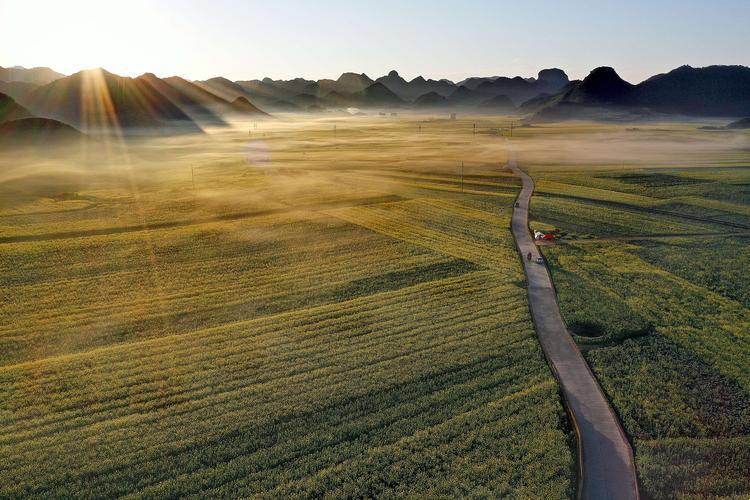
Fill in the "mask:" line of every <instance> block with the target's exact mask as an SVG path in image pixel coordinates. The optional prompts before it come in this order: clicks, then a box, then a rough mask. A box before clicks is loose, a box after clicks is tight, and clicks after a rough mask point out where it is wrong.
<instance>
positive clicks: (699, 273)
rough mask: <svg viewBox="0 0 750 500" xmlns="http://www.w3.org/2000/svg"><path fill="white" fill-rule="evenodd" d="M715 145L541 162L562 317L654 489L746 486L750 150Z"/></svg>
mask: <svg viewBox="0 0 750 500" xmlns="http://www.w3.org/2000/svg"><path fill="white" fill-rule="evenodd" d="M532 132H533V129H532V131H529V132H528V133H529V134H531V133H532ZM693 133H694V132H687V131H684V130H681V129H679V128H676V129H675V131H674V132H673V137H675V138H679V137H682V136H683V135H691V134H693ZM721 137H722V136H713V137H712V138H711V140H716V139H717V138H721ZM747 140H748V136H747V135H746V134H737V135H735V136H732V137H731V141H732V144H734V145H735V146H736V145H737V144H739V145H742V144H744V145H745V146H746V144H747ZM743 141H744V142H743ZM605 142H606V141H605ZM707 150H708V151H709V152H708V153H706V152H705V151H704V153H705V156H701V154H700V152H693V153H695V157H696V158H699V159H698V160H697V162H700V164H699V165H696V164H692V163H691V161H690V160H689V158H688V157H687V156H688V155H686V156H685V158H682V157H680V155H679V153H677V154H676V155H675V157H674V158H672V159H670V160H669V161H666V160H663V161H653V164H651V163H649V164H638V163H634V162H633V161H628V162H627V163H625V164H623V165H616V164H609V165H603V164H599V158H598V157H597V158H584V159H582V161H581V163H580V165H578V166H572V165H560V164H556V165H550V166H549V167H544V166H543V165H542V164H541V162H540V163H538V164H536V165H534V170H533V171H532V173H533V175H534V177H535V180H536V181H537V183H538V185H539V188H540V189H539V193H538V194H537V195H536V196H535V197H534V199H533V200H532V219H533V220H532V221H531V225H532V227H534V226H538V227H542V228H545V229H552V228H557V229H559V230H560V232H561V234H564V235H566V237H567V241H563V242H562V243H560V244H556V245H553V246H544V247H542V250H543V253H544V255H545V256H546V258H547V260H548V263H549V265H550V268H551V270H552V275H553V280H554V283H555V287H556V289H557V292H558V299H559V302H560V306H561V308H562V311H563V316H564V317H565V320H566V322H567V323H568V326H569V327H570V329H571V330H572V331H573V332H574V333H575V334H576V340H577V341H578V342H579V344H581V346H582V347H583V348H584V349H585V351H586V358H587V360H588V361H589V364H590V365H591V367H592V369H593V370H594V373H595V375H596V376H597V378H598V379H599V381H600V383H601V385H602V386H603V388H604V390H605V392H606V393H607V395H608V397H609V398H610V399H611V401H612V402H613V405H614V407H615V409H616V411H617V413H618V414H619V416H620V418H621V421H622V423H623V425H624V427H625V430H626V432H627V434H628V435H629V437H630V438H631V440H632V442H633V443H634V448H635V453H636V465H637V468H638V476H639V482H640V486H641V493H642V495H644V496H645V497H648V498H675V497H678V498H703V497H707V496H708V497H714V496H721V497H737V498H743V497H746V496H747V495H748V494H750V476H749V475H748V474H747V471H748V470H750V377H749V374H750V302H749V301H748V297H749V296H748V294H749V293H750V285H748V282H747V279H746V274H747V268H748V263H749V262H750V254H748V250H747V249H748V248H749V247H748V244H750V218H748V213H749V212H748V211H749V210H750V190H748V185H750V158H748V157H747V156H748V155H747V153H744V155H743V153H742V152H741V151H739V152H738V151H737V148H736V147H735V148H734V149H733V148H729V147H727V148H726V150H725V151H723V152H714V153H711V148H707ZM744 151H747V149H746V148H745V150H744ZM617 153H618V154H620V155H621V156H623V157H627V156H628V151H627V150H626V149H623V150H622V151H617ZM709 153H711V154H709ZM643 157H644V160H643V162H651V161H652V160H650V159H648V155H647V154H644V155H643ZM675 158H677V161H683V163H682V164H681V165H672V164H670V162H671V161H675ZM631 160H632V158H631ZM530 161H531V160H530Z"/></svg>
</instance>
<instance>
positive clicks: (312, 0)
mask: <svg viewBox="0 0 750 500" xmlns="http://www.w3.org/2000/svg"><path fill="white" fill-rule="evenodd" d="M0 20H1V21H2V29H0V66H5V67H8V66H15V65H21V66H26V67H33V66H49V67H51V68H52V69H54V70H56V71H60V72H62V73H66V74H70V73H73V72H76V71H79V70H81V69H87V68H94V67H103V68H105V69H107V70H109V71H112V72H114V73H118V74H121V75H127V76H137V75H139V74H142V73H145V72H152V73H155V74H157V75H158V76H161V77H166V76H171V75H181V76H184V77H186V78H190V79H206V78H210V77H213V76H219V75H221V76H225V77H227V78H230V79H232V80H246V79H248V80H249V79H253V78H262V77H265V76H269V77H271V78H284V79H287V78H293V77H298V76H300V77H305V78H311V79H319V78H336V77H338V75H340V74H341V73H342V72H344V71H355V72H358V73H360V72H364V73H367V74H368V75H369V76H371V77H373V78H375V77H378V76H381V75H383V74H386V73H387V72H388V71H390V70H392V69H396V70H397V71H398V72H399V73H400V74H401V75H402V76H404V77H405V78H407V79H411V78H413V77H415V76H417V75H423V76H425V77H428V78H438V79H439V78H449V79H451V80H454V81H458V80H461V79H463V78H466V77H468V76H493V75H504V76H516V75H520V76H524V77H528V76H535V75H536V74H537V72H538V71H539V70H540V69H543V68H550V67H558V68H562V69H563V70H565V71H566V72H567V73H568V75H569V76H570V77H571V78H583V77H584V76H586V75H587V74H588V73H589V71H591V70H592V69H593V68H595V67H597V66H605V65H606V66H612V67H614V68H615V69H616V70H617V72H618V73H619V74H620V75H621V76H622V77H623V78H625V79H626V80H628V81H631V82H633V83H637V82H639V81H641V80H643V79H645V78H647V77H649V76H651V75H653V74H657V73H662V72H665V71H669V70H670V69H673V68H675V67H677V66H681V65H683V64H690V65H691V66H706V65H709V64H743V65H750V29H748V25H750V0H713V1H708V0H650V1H645V0H643V1H642V0H628V1H622V0H618V1H613V0H567V1H563V0H533V1H527V2H523V1H520V0H512V1H506V0H494V1H493V0H461V1H455V0H451V1H443V0H400V1H395V0H378V1H373V0H369V1H360V0H308V1H302V0H242V1H240V0H211V1H205V0H204V1H201V0H182V1H178V0H153V1H148V0H126V1H123V0H119V1H110V0H38V1H30V0H24V1H22V0H0Z"/></svg>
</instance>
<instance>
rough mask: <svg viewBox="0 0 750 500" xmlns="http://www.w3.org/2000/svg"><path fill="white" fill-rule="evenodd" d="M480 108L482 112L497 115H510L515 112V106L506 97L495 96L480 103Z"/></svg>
mask: <svg viewBox="0 0 750 500" xmlns="http://www.w3.org/2000/svg"><path fill="white" fill-rule="evenodd" d="M479 106H480V108H481V109H482V110H484V111H491V112H497V113H512V112H513V111H515V110H516V105H515V104H513V101H511V100H510V98H509V97H508V96H507V95H496V96H493V97H490V98H489V99H487V100H486V101H484V102H482V103H481V104H480V105H479Z"/></svg>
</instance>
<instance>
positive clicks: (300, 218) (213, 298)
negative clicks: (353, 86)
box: [0, 117, 575, 498]
mask: <svg viewBox="0 0 750 500" xmlns="http://www.w3.org/2000/svg"><path fill="white" fill-rule="evenodd" d="M418 121H419V122H421V123H422V130H421V132H418V128H417V122H418ZM333 123H334V122H333V121H331V119H318V120H309V119H306V120H303V119H292V118H288V119H280V120H275V121H270V122H263V123H260V124H259V126H258V128H257V129H255V128H254V127H253V126H252V124H245V126H244V127H237V128H236V129H233V130H230V131H222V132H220V131H217V132H215V133H213V134H209V135H208V136H206V137H177V138H170V139H151V140H140V141H132V142H129V143H128V144H126V145H123V144H122V143H119V142H115V143H113V144H105V145H104V146H106V147H108V148H110V149H109V150H108V151H107V152H106V154H104V155H102V154H101V152H100V151H94V152H84V153H85V154H79V153H76V155H72V157H73V158H75V161H74V160H73V159H69V158H66V157H64V158H62V159H59V158H55V157H53V156H50V157H44V158H33V159H26V158H18V157H12V158H11V157H3V156H0V165H1V166H2V169H1V170H0V171H2V176H1V177H0V191H2V193H0V200H2V202H0V298H1V300H0V325H1V326H0V328H1V332H0V456H2V457H4V459H3V466H2V467H0V496H1V497H4V498H5V497H37V498H50V497H89V498H90V497H100V498H111V497H113V496H121V495H127V496H133V497H152V498H153V497H160V498H161V497H182V496H191V495H192V496H196V495H198V496H202V497H212V498H213V497H236V496H264V497H285V498H286V497H310V496H315V497H317V496H321V495H323V494H326V495H328V496H330V497H372V496H404V495H411V496H421V497H457V496H475V497H487V496H490V497H495V496H514V497H525V498H529V497H546V498H562V497H570V496H572V495H573V494H574V491H575V471H574V469H575V455H574V452H573V451H572V450H573V448H572V443H573V441H572V435H571V432H570V430H569V427H568V423H567V418H566V416H565V413H564V412H563V408H562V404H561V400H560V397H559V393H558V388H557V385H556V383H555V381H554V379H553V377H552V374H551V372H550V370H549V368H548V366H547V364H546V362H545V360H544V357H543V355H542V353H541V350H540V347H539V345H538V343H537V340H536V337H535V334H534V330H533V326H532V323H531V320H530V317H529V313H528V307H527V302H526V290H525V288H524V278H523V272H522V269H521V267H520V265H519V261H518V258H517V255H516V252H515V248H514V245H513V241H512V237H511V235H510V231H509V217H510V210H511V206H512V202H513V199H514V193H515V192H516V191H517V189H518V181H517V180H516V179H515V178H513V177H512V176H511V175H510V174H509V173H508V172H507V171H504V170H502V169H501V168H500V164H502V163H504V162H505V159H506V151H505V143H504V142H503V141H502V140H501V138H498V137H495V136H491V135H488V134H477V135H476V136H474V135H473V134H472V132H471V125H472V124H471V122H466V121H461V120H459V121H456V122H449V121H447V120H432V121H430V120H428V119H427V118H425V117H421V118H419V119H418V120H417V119H416V118H414V119H412V118H403V119H396V120H393V119H391V120H377V119H373V118H361V119H358V118H349V119H338V121H337V122H335V123H336V124H337V125H338V127H337V130H336V132H335V133H334V132H333V130H332V124H333ZM485 125H487V126H489V125H491V123H488V124H485ZM248 129H250V130H251V134H252V135H250V136H248ZM97 147H99V146H97ZM102 147H103V146H102ZM246 158H249V161H248V160H246ZM268 158H270V160H269V159H268ZM461 161H464V162H465V167H464V176H463V180H462V179H461V177H460V162H461ZM191 169H192V172H191ZM193 172H194V174H195V188H193V180H192V173H193Z"/></svg>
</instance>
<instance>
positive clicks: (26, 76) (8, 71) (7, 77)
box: [0, 66, 65, 85]
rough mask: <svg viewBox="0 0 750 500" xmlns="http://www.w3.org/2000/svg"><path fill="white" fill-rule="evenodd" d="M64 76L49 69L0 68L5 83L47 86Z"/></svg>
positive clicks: (1, 77) (0, 75)
mask: <svg viewBox="0 0 750 500" xmlns="http://www.w3.org/2000/svg"><path fill="white" fill-rule="evenodd" d="M64 76H65V75H63V74H61V73H58V72H56V71H52V70H51V69H49V68H24V67H23V66H16V67H13V68H3V67H2V66H0V80H2V81H4V82H26V83H33V84H36V85H46V84H48V83H51V82H53V81H55V80H57V79H58V78H62V77H64Z"/></svg>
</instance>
